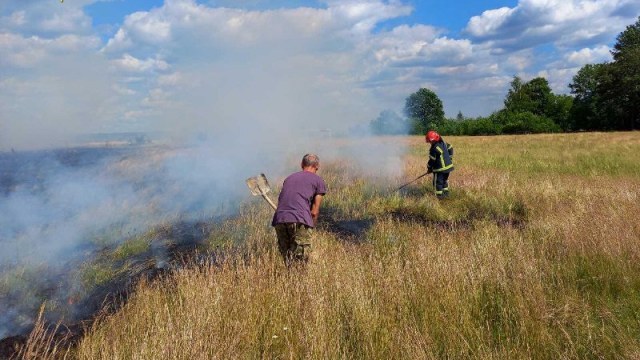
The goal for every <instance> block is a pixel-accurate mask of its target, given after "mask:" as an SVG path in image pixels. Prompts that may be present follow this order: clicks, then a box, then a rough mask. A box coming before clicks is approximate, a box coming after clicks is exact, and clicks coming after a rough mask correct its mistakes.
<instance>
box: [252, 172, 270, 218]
mask: <svg viewBox="0 0 640 360" xmlns="http://www.w3.org/2000/svg"><path fill="white" fill-rule="evenodd" d="M246 183H247V186H248V187H249V190H251V194H253V195H254V196H257V195H260V196H262V197H263V198H264V199H265V200H267V202H268V203H269V205H271V207H272V208H273V210H275V209H276V205H275V204H274V203H273V201H271V199H269V197H268V196H267V193H268V192H269V191H271V188H270V187H269V182H268V181H267V177H266V176H264V174H260V175H258V176H253V177H250V178H248V179H247V180H246Z"/></svg>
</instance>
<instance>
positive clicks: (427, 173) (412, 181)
mask: <svg viewBox="0 0 640 360" xmlns="http://www.w3.org/2000/svg"><path fill="white" fill-rule="evenodd" d="M430 173H431V171H427V172H426V173H424V174H422V175H420V176H418V177H417V178H415V179H413V180H411V181H409V182H408V183H406V184H404V185H402V186H400V187H399V188H397V189H396V191H398V190H400V189H402V188H403V187H405V186H407V185H409V184H412V183H414V182H416V181H418V180H419V179H420V178H421V177H423V176H425V175H429V174H430Z"/></svg>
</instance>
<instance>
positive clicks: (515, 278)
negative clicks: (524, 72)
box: [0, 133, 640, 359]
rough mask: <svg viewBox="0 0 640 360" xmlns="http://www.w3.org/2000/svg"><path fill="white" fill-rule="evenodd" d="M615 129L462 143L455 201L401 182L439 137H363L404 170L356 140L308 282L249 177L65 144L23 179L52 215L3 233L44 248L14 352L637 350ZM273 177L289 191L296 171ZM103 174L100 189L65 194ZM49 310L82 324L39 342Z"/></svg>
mask: <svg viewBox="0 0 640 360" xmlns="http://www.w3.org/2000/svg"><path fill="white" fill-rule="evenodd" d="M601 136H602V134H566V135H530V136H500V137H451V138H448V139H447V140H448V141H449V142H451V143H452V144H453V145H454V146H455V147H456V158H455V159H454V160H455V164H456V170H455V171H454V173H453V174H452V176H451V188H452V193H451V196H450V198H448V199H446V200H443V201H438V200H437V199H436V198H435V197H434V196H433V189H432V186H431V184H430V181H429V179H424V181H418V182H416V183H414V184H412V185H410V186H408V187H406V188H404V189H403V190H402V191H395V189H396V188H397V187H398V186H399V185H401V184H403V183H405V182H406V181H408V180H411V179H414V178H416V177H417V176H418V175H420V174H422V173H423V172H424V171H425V170H424V164H425V161H426V157H427V149H426V146H425V145H424V143H423V142H422V139H421V138H419V137H393V138H371V139H359V140H357V141H359V143H358V144H357V147H359V148H366V146H367V143H368V142H371V143H374V144H377V143H380V142H382V143H387V144H388V143H393V144H397V145H399V146H403V147H405V148H406V151H405V152H404V153H403V154H402V155H401V158H400V163H401V166H400V167H399V168H397V169H396V170H397V171H392V172H389V171H383V170H382V168H384V166H379V167H374V166H371V163H370V162H369V163H367V164H365V165H363V164H362V163H360V162H358V160H356V159H354V158H352V157H348V156H344V157H341V156H340V149H341V147H340V146H342V145H344V144H345V143H346V142H347V141H346V140H345V139H337V140H336V141H335V142H336V144H328V145H327V146H330V145H332V146H333V149H334V150H335V151H334V152H336V153H338V156H334V157H333V158H328V157H324V161H323V165H322V166H321V172H320V175H322V176H323V178H324V179H325V181H326V182H327V184H328V186H329V193H328V194H327V196H326V197H325V200H324V201H323V208H322V212H321V217H320V220H319V224H318V228H317V230H316V232H315V245H314V252H313V261H312V263H310V264H309V265H308V266H307V268H306V270H305V272H304V275H302V276H300V275H299V274H291V272H290V271H287V270H286V269H285V268H284V265H283V264H282V261H281V259H280V258H279V254H278V253H277V250H276V249H275V235H274V233H273V229H272V228H271V227H270V218H271V215H272V211H271V209H270V207H269V206H268V205H267V204H266V202H264V201H263V200H262V199H260V198H259V197H257V198H256V197H251V196H250V195H249V192H248V189H247V188H246V187H245V185H244V183H243V179H244V178H246V176H245V177H244V178H242V177H240V178H241V179H242V180H240V181H238V182H239V183H240V184H239V185H240V187H239V188H237V189H231V188H225V187H224V186H223V185H222V184H223V182H222V181H220V180H219V178H216V176H214V175H213V174H212V175H211V176H210V177H209V178H210V179H212V181H211V183H214V184H217V188H216V190H219V191H214V192H213V193H211V194H210V195H207V194H208V193H207V192H206V191H205V189H207V188H206V187H204V186H203V187H201V188H199V187H198V184H200V182H199V181H196V180H194V179H193V178H188V179H187V178H183V177H180V176H178V175H175V174H174V171H172V170H173V169H185V168H191V167H193V168H197V167H200V168H202V166H201V164H195V163H189V160H188V159H190V158H192V157H193V156H192V155H193V152H192V150H187V151H186V153H187V156H182V155H180V154H182V153H184V152H185V150H184V149H181V150H179V151H178V150H177V149H169V148H158V147H150V146H149V147H138V148H134V147H132V148H121V149H100V150H95V149H91V150H86V151H88V153H91V152H93V151H95V155H86V154H85V155H79V156H77V161H66V162H65V161H61V160H60V153H49V154H48V155H47V156H48V157H49V159H52V160H51V161H53V164H54V165H51V164H49V163H47V164H48V165H46V166H43V167H42V168H44V169H47V168H49V169H51V170H47V171H48V173H47V174H45V175H41V176H40V177H39V178H38V179H37V180H33V178H31V177H29V176H25V175H24V174H25V173H22V175H18V172H16V174H15V175H14V174H12V176H11V178H10V180H3V184H5V183H6V184H8V185H3V186H4V187H3V194H4V195H3V197H2V201H3V203H2V205H1V206H2V210H3V214H4V212H5V209H9V206H11V208H10V209H11V213H12V214H32V215H31V216H30V217H25V216H24V215H22V217H18V216H17V215H16V216H14V217H13V221H12V222H6V223H4V224H3V229H2V230H0V231H2V232H1V233H0V234H2V241H3V242H5V241H7V239H11V242H10V243H11V244H14V243H15V244H20V243H22V244H27V245H22V246H18V245H11V246H10V249H11V250H10V251H13V253H12V254H11V255H9V256H6V257H5V258H3V268H2V269H3V270H2V271H3V272H2V275H1V279H2V282H1V283H0V284H1V285H0V286H1V287H0V291H1V292H0V296H2V298H0V301H4V302H5V303H4V304H2V305H3V306H4V305H5V304H7V306H9V307H13V308H14V309H15V310H13V313H11V314H10V315H9V316H7V315H4V314H3V321H4V324H6V325H5V327H8V328H7V329H5V341H3V344H4V345H5V346H6V348H7V349H10V350H7V351H8V352H11V351H13V352H15V351H16V350H19V349H20V346H21V344H22V346H23V347H22V349H24V348H25V347H24V346H30V349H32V350H33V349H35V350H33V351H32V355H31V357H38V356H40V357H43V356H47V355H50V354H51V350H52V347H51V344H52V341H51V340H52V339H53V343H55V342H56V339H58V340H60V341H61V339H63V338H64V339H66V342H63V344H65V345H64V346H63V348H68V351H69V354H71V355H72V357H77V358H86V359H96V358H105V357H106V356H109V357H119V358H140V357H153V358H162V357H164V358H167V357H169V358H185V359H187V358H197V357H198V356H202V354H208V356H209V357H212V358H254V357H266V358H282V357H295V358H304V357H308V358H345V357H347V358H446V357H453V358H459V357H467V358H468V357H472V358H585V357H598V358H602V357H604V358H616V357H622V358H624V357H627V358H628V357H634V356H635V355H637V354H638V353H640V341H639V340H638V339H640V321H638V314H640V302H639V301H638V299H639V298H640V297H639V296H638V295H639V294H640V268H639V266H640V265H638V264H640V261H639V260H640V250H639V249H640V246H639V245H640V244H639V243H638V241H639V239H640V218H638V214H640V201H638V194H639V193H640V162H639V161H638V159H637V157H636V156H635V155H633V154H637V153H638V152H639V151H640V135H639V134H637V133H610V134H607V137H608V138H609V139H610V140H611V141H610V142H608V143H607V144H602V143H601V142H598V141H597V139H599V138H601ZM327 141H333V140H331V139H329V140H327ZM558 144H564V145H561V146H560V147H561V149H558V148H557V147H558ZM552 148H553V149H556V150H557V151H549V149H552ZM77 151H81V150H77ZM76 154H79V153H76ZM15 155H16V154H7V153H5V154H2V156H3V159H5V160H3V161H5V162H3V163H6V161H7V160H6V158H4V157H5V156H15ZM295 155H297V154H295ZM319 155H320V156H321V158H323V157H322V153H320V154H319ZM29 156H32V157H33V156H34V154H29ZM294 157H295V158H296V160H293V161H291V162H292V164H294V165H295V162H297V161H298V160H297V156H293V155H292V158H294ZM34 158H37V156H36V157H34ZM198 158H199V159H201V157H198ZM38 161H42V160H38ZM185 162H186V164H187V165H189V166H186V167H185V165H184V164H185ZM19 163H20V164H21V166H23V169H33V168H32V167H29V166H25V165H24V164H26V163H28V162H27V161H22V162H19ZM205 168H206V167H205ZM211 168H214V167H211ZM295 170H296V168H295V167H294V166H293V165H292V167H291V168H290V171H295ZM29 171H32V170H29ZM262 171H264V172H265V173H266V174H267V176H268V177H269V180H270V182H271V185H272V187H273V188H274V192H273V193H272V194H270V195H271V196H272V198H274V199H275V198H276V197H277V193H278V191H279V186H280V184H281V182H282V176H285V175H286V174H287V173H288V171H283V172H282V174H280V175H279V177H275V176H274V177H272V176H270V174H269V172H268V169H266V170H264V169H256V170H255V172H256V173H258V172H262ZM178 173H182V172H180V171H178ZM3 174H4V172H3ZM87 174H89V175H87ZM198 175H199V176H198V177H197V178H207V176H205V175H207V174H203V173H201V174H198ZM96 178H103V179H107V180H95V179H96ZM27 179H31V182H29V181H27ZM61 179H62V180H65V181H62V180H61ZM89 180H91V181H89ZM93 181H97V183H98V185H97V187H93V188H89V189H90V190H91V191H88V192H86V193H88V194H91V195H90V196H88V198H89V199H86V197H85V198H82V197H80V199H82V201H79V200H74V201H71V203H68V202H65V201H64V199H67V198H68V197H69V195H74V194H76V192H77V191H79V190H80V189H85V188H86V187H89V185H90V184H91V183H92V182H93ZM21 184H28V185H21ZM69 184H73V185H72V186H71V185H69ZM178 185H180V186H178ZM236 185H238V184H236ZM185 189H189V191H187V190H185ZM611 189H616V191H611ZM234 191H235V192H234ZM189 192H194V193H198V194H199V195H200V196H195V195H193V194H189ZM218 192H223V193H225V194H234V195H235V197H231V196H230V195H229V196H228V197H220V196H219V195H217V193H218ZM202 194H204V195H202ZM602 194H607V196H603V195H602ZM63 195H64V196H63ZM18 198H21V200H22V201H21V202H18V201H16V199H18ZM168 199H170V200H168ZM90 200H91V201H90ZM225 201H226V202H225ZM18 203H21V204H27V205H28V206H30V207H28V208H20V207H19V206H18V205H17V204H18ZM230 203H232V204H235V205H234V206H232V205H230ZM122 204H125V205H122ZM137 204H140V205H139V206H138V205H137ZM54 205H55V206H54ZM49 208H55V209H56V210H55V211H54V210H49ZM43 209H44V210H43ZM76 209H80V210H76ZM27 210H30V211H27ZM107 210H109V211H107ZM121 213H122V214H121ZM106 214H113V215H109V216H107V215H106ZM18 219H22V220H20V221H21V222H20V221H18ZM24 219H28V220H29V221H26V220H24ZM45 220H47V221H45ZM107 220H108V221H107ZM14 223H21V224H26V225H21V226H20V227H19V226H17V225H14ZM27 225H28V226H27ZM596 225H597V226H596ZM12 226H13V227H12ZM7 229H9V230H10V231H12V232H8V231H9V230H7ZM70 229H74V231H71V230H70ZM611 234H615V236H611ZM41 238H44V239H47V240H48V241H47V242H46V243H55V242H54V241H53V240H52V239H64V241H60V240H59V241H58V245H56V246H50V245H42V242H40V241H39V240H38V241H37V240H35V239H41ZM39 247H45V250H46V251H37V249H38V248H39ZM3 248H4V243H3ZM45 274H46V275H45ZM290 275H293V276H290ZM141 280H142V281H141ZM18 299H21V300H18ZM25 299H26V300H25ZM42 303H45V311H44V314H45V322H44V323H45V324H55V323H56V322H58V321H62V322H63V323H64V324H65V325H67V326H66V328H68V329H69V331H67V330H65V331H67V332H66V333H65V331H61V330H59V329H58V330H57V331H58V333H59V335H58V337H55V336H54V337H53V338H46V337H37V336H35V337H32V338H31V339H30V340H29V341H27V340H26V336H27V335H28V334H29V331H30V329H31V328H32V327H33V325H34V320H35V318H36V316H37V314H38V309H39V308H40V306H41V305H42ZM18 304H19V306H18ZM296 309H297V310H302V309H304V311H303V313H304V316H292V314H296V311H297V310H296ZM96 314H100V316H98V317H96ZM205 319H206V321H205ZM89 324H92V325H91V326H89ZM66 328H65V329H66ZM50 332H54V331H53V330H52V329H50ZM54 333H55V332H54ZM74 334H75V337H73V336H74ZM32 335H33V334H32ZM9 336H13V337H10V338H6V337H9ZM20 336H22V337H20ZM65 336H66V338H65ZM311 339H312V340H311ZM229 344H233V346H229ZM65 351H66V350H65ZM21 354H22V355H24V354H25V352H24V351H23V352H22V353H21ZM33 354H35V355H33ZM107 354H108V355H107ZM27 357H28V356H27Z"/></svg>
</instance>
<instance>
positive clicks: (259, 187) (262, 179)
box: [246, 174, 271, 195]
mask: <svg viewBox="0 0 640 360" xmlns="http://www.w3.org/2000/svg"><path fill="white" fill-rule="evenodd" d="M246 183H247V186H248V187H249V190H251V194H253V195H265V194H267V193H268V192H269V191H271V188H270V187H269V182H268V181H267V177H266V176H265V175H264V174H260V175H258V176H252V177H250V178H248V179H247V180H246Z"/></svg>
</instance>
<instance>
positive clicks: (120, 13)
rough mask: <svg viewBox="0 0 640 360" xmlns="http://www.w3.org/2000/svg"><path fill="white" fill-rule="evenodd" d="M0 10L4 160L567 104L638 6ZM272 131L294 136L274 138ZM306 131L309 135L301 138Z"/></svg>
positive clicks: (118, 4) (262, 2) (146, 0)
mask: <svg viewBox="0 0 640 360" xmlns="http://www.w3.org/2000/svg"><path fill="white" fill-rule="evenodd" d="M451 4H452V2H442V1H416V0H323V1H291V0H282V1H273V0H271V1H267V0H209V1H202V0H200V1H196V0H164V1H163V0H136V1H134V0H110V1H107V0H65V1H64V2H63V3H60V2H59V1H57V0H20V1H17V0H0V121H1V123H0V150H2V149H6V148H8V147H13V146H16V147H20V146H27V147H29V146H31V147H33V146H36V145H37V144H53V143H56V142H58V143H59V142H61V141H64V140H63V139H66V138H68V137H69V135H70V134H72V133H82V132H95V131H152V130H161V131H171V132H186V130H185V129H198V131H199V132H207V133H216V134H227V133H229V134H230V133H234V132H245V131H246V130H247V129H244V128H241V127H237V126H235V125H236V124H240V123H243V124H244V123H246V121H247V120H246V119H251V125H252V128H253V129H265V130H268V131H276V132H278V131H281V132H282V133H286V132H291V131H292V130H291V129H313V128H320V127H324V128H331V129H334V130H335V131H336V132H340V131H345V129H348V128H349V127H352V126H354V125H356V124H359V123H363V122H368V121H369V120H371V119H373V118H375V117H376V116H377V115H378V114H379V113H380V112H381V111H383V110H387V109H389V110H394V111H396V112H398V113H401V111H402V108H403V105H404V100H405V99H406V97H407V96H408V95H410V94H411V93H413V92H415V91H417V90H418V89H419V88H421V87H427V88H429V89H431V90H433V91H435V92H436V94H438V96H439V97H440V98H441V100H442V101H443V104H444V107H445V112H446V114H447V115H448V116H452V117H453V116H455V115H456V114H457V113H458V111H461V112H462V113H463V114H464V115H467V116H484V115H488V114H490V113H491V112H493V111H496V110H499V109H500V107H501V106H502V101H503V99H504V96H505V94H506V92H507V90H508V87H509V82H510V81H511V80H512V78H513V76H515V75H517V76H520V77H521V78H523V79H524V80H529V79H531V78H533V77H536V76H543V77H545V78H546V79H547V80H548V81H549V83H550V85H551V87H552V89H553V90H554V91H555V92H556V93H568V91H569V89H568V86H567V85H568V84H569V83H570V82H571V79H572V77H573V75H574V74H575V73H576V72H577V71H578V70H579V69H580V68H581V67H582V66H584V65H585V64H588V63H600V62H604V61H608V60H610V58H611V56H610V53H609V51H610V48H611V46H612V45H613V44H614V43H615V38H616V36H617V35H618V34H619V33H620V32H621V31H623V30H624V28H625V27H626V26H628V25H630V24H633V23H634V22H635V21H636V20H637V17H638V15H640V2H638V1H637V0H513V1H498V0H490V1H475V0H474V1H472V0H467V1H457V2H456V3H455V5H451ZM272 129H287V130H286V131H285V130H272ZM300 131H304V130H300Z"/></svg>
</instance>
